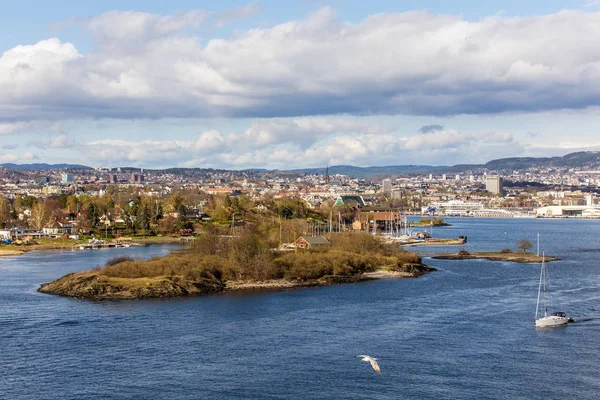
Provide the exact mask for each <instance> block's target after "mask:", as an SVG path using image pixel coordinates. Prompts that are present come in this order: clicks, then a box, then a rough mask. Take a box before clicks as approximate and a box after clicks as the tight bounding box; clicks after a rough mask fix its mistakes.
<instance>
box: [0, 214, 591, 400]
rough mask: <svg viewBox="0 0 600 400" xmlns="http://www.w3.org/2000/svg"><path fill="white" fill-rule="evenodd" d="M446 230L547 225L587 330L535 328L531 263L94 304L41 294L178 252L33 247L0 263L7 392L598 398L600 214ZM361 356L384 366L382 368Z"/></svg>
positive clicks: (444, 232) (0, 394) (564, 298)
mask: <svg viewBox="0 0 600 400" xmlns="http://www.w3.org/2000/svg"><path fill="white" fill-rule="evenodd" d="M449 222H451V223H452V224H453V226H451V227H447V228H439V229H438V228H434V235H435V236H438V237H454V236H458V235H467V236H468V237H469V242H468V244H467V245H465V248H466V249H467V250H470V251H477V250H499V249H501V248H504V247H511V248H513V249H514V248H515V246H516V242H517V241H518V240H519V239H521V238H524V237H526V238H528V239H530V240H531V241H532V242H533V243H534V244H535V242H536V236H537V232H538V231H539V232H541V238H542V247H543V249H544V250H545V251H546V253H549V254H552V255H558V256H560V257H561V258H562V259H563V260H562V261H559V262H553V263H550V264H549V269H550V272H549V273H550V278H551V283H550V284H551V289H552V290H553V293H552V295H553V296H552V300H553V301H554V303H555V304H556V305H560V306H561V308H563V309H564V310H565V311H567V312H568V314H570V315H572V316H574V317H575V318H577V319H579V320H581V322H578V323H574V324H570V325H569V326H568V327H566V328H558V329H553V330H536V329H535V328H534V327H533V315H534V312H535V302H536V295H537V283H538V282H537V279H538V276H539V275H538V274H539V266H538V265H533V264H508V263H499V262H496V263H494V262H488V261H467V262H464V261H463V262H457V261H438V260H427V262H428V264H430V265H432V266H435V267H436V268H438V269H439V271H438V272H435V273H432V274H429V275H427V276H425V277H422V278H419V279H404V280H385V281H376V282H366V283H360V284H354V285H342V286H333V287H325V288H314V289H302V290H293V291H286V292H278V293H258V294H245V295H217V296H210V297H201V298H192V299H183V300H155V301H128V302H90V301H80V300H74V299H68V298H61V297H57V296H50V295H44V294H39V293H37V292H36V289H37V288H38V286H39V284H40V283H42V282H47V281H50V280H52V279H55V278H57V277H59V276H62V275H63V274H65V273H67V272H72V271H79V270H82V269H89V268H91V267H93V266H94V265H102V264H104V262H105V261H106V260H107V259H109V258H112V257H115V256H116V255H121V254H127V255H131V256H134V257H150V256H153V255H159V254H165V253H166V252H168V251H169V247H167V246H154V247H148V248H130V249H118V250H98V251H89V252H33V253H29V254H26V255H24V256H20V257H10V258H0V345H1V346H0V398H2V399H4V398H6V399H366V398H369V399H402V398H405V399H409V398H413V399H442V398H443V399H449V398H453V399H454V398H458V399H469V398H471V399H484V398H491V399H549V398H578V399H596V398H598V393H600V372H599V370H598V362H599V361H600V346H598V344H599V343H600V303H599V300H600V273H599V268H600V263H599V262H598V261H597V259H598V256H599V255H600V241H599V238H600V221H584V220H582V221H575V220H529V219H527V220H499V219H449ZM505 232H506V233H505ZM429 250H431V249H429ZM436 250H444V249H436ZM453 250H456V248H454V249H453ZM532 250H533V251H535V247H534V249H532ZM358 354H369V355H372V356H374V357H378V358H379V363H380V366H381V370H382V375H381V376H379V375H377V374H376V373H375V372H374V371H373V370H372V369H371V368H370V366H369V365H368V364H366V363H363V362H360V361H359V359H358V358H356V357H355V356H356V355H358Z"/></svg>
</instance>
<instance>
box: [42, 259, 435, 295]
mask: <svg viewBox="0 0 600 400" xmlns="http://www.w3.org/2000/svg"><path fill="white" fill-rule="evenodd" d="M433 271H435V268H432V267H429V266H427V265H424V264H414V265H407V266H406V267H405V268H404V270H403V271H393V270H392V271H390V270H383V269H380V270H376V271H372V272H366V273H363V274H358V275H328V276H324V277H322V278H319V279H314V280H307V281H290V280H286V279H274V280H265V281H224V282H223V281H218V280H215V279H201V280H189V279H185V278H183V277H179V276H174V277H165V276H160V277H152V278H129V279H126V278H111V277H106V276H103V275H100V274H98V272H97V271H88V272H78V273H71V274H67V275H65V276H63V277H62V278H59V279H57V280H55V281H52V282H49V283H43V284H41V286H40V288H39V289H38V292H40V293H46V294H54V295H59V296H65V297H73V298H79V299H88V300H141V299H168V298H181V297H193V296H202V295H210V294H220V293H223V294H227V293H232V294H233V293H243V292H251V291H280V290H288V289H296V288H305V287H316V286H330V285H336V284H344V283H359V282H364V281H370V280H377V279H400V278H417V277H419V276H421V275H424V274H427V273H429V272H433Z"/></svg>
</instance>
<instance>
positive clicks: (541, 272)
mask: <svg viewBox="0 0 600 400" xmlns="http://www.w3.org/2000/svg"><path fill="white" fill-rule="evenodd" d="M543 280H544V258H543V257H542V268H541V269H540V285H539V286H538V297H537V304H536V305H535V319H536V320H537V319H538V311H539V309H540V297H541V294H542V282H543ZM544 296H545V291H544Z"/></svg>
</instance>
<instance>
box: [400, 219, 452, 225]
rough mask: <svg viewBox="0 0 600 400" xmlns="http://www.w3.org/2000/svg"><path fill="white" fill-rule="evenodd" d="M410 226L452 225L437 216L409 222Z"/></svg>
mask: <svg viewBox="0 0 600 400" xmlns="http://www.w3.org/2000/svg"><path fill="white" fill-rule="evenodd" d="M409 225H410V226H425V227H427V226H452V225H450V224H449V223H447V222H446V221H444V220H443V219H442V218H439V217H436V218H421V219H420V220H418V221H411V222H409Z"/></svg>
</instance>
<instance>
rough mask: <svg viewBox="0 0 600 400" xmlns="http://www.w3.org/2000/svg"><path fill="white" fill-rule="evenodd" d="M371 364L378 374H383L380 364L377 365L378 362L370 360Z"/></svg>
mask: <svg viewBox="0 0 600 400" xmlns="http://www.w3.org/2000/svg"><path fill="white" fill-rule="evenodd" d="M369 362H370V363H371V367H373V369H374V370H375V372H377V373H378V374H381V369H379V364H377V361H375V360H374V359H372V358H371V360H369Z"/></svg>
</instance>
